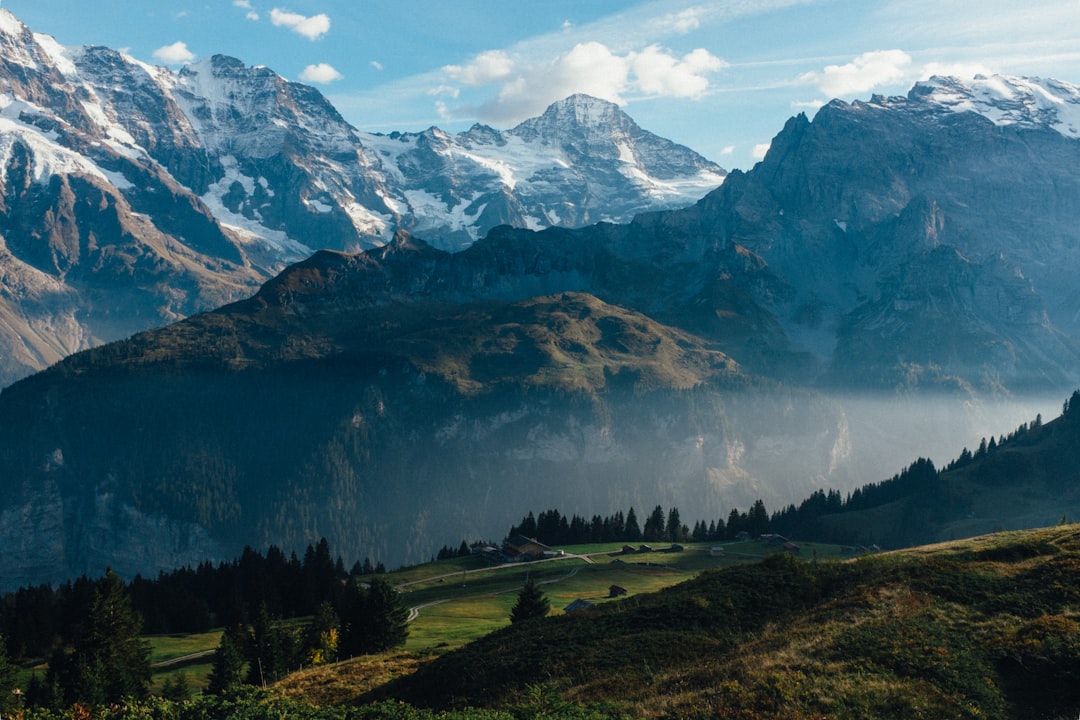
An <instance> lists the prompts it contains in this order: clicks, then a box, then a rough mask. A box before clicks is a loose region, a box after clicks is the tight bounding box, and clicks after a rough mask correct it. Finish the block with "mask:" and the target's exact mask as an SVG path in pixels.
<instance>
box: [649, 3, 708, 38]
mask: <svg viewBox="0 0 1080 720" xmlns="http://www.w3.org/2000/svg"><path fill="white" fill-rule="evenodd" d="M702 10H703V8H700V7H691V8H686V9H685V10H680V11H679V12H677V13H668V14H667V15H665V16H664V17H662V18H660V19H659V20H657V21H656V25H657V27H658V28H660V29H661V30H673V31H675V32H676V33H678V34H680V35H685V34H686V33H688V32H691V31H693V30H697V29H698V28H699V27H701V13H702Z"/></svg>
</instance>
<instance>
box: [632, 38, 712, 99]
mask: <svg viewBox="0 0 1080 720" xmlns="http://www.w3.org/2000/svg"><path fill="white" fill-rule="evenodd" d="M630 62H631V67H632V70H633V73H634V75H635V76H636V78H637V87H638V90H640V91H641V92H643V93H645V94H647V95H660V96H665V97H684V98H686V97H688V98H698V97H701V96H702V95H703V94H704V93H705V91H706V90H707V89H708V88H709V80H708V78H707V77H705V75H706V74H707V73H710V72H716V71H717V70H722V69H723V68H724V66H725V63H724V61H723V60H721V59H720V58H718V57H716V56H715V55H713V54H711V53H709V52H708V51H707V50H703V49H701V48H698V49H697V50H694V51H693V52H691V53H689V54H688V55H684V56H683V57H682V58H681V59H680V58H676V57H675V56H673V55H671V54H670V53H668V52H665V51H664V50H661V49H660V47H659V46H657V45H652V46H650V47H647V48H645V50H643V51H642V52H640V53H636V54H634V53H631V55H630Z"/></svg>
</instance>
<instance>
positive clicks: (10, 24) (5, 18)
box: [0, 8, 27, 37]
mask: <svg viewBox="0 0 1080 720" xmlns="http://www.w3.org/2000/svg"><path fill="white" fill-rule="evenodd" d="M26 31H27V28H26V26H25V25H23V23H22V21H21V20H19V18H17V17H15V16H14V15H12V14H11V11H9V10H5V9H3V8H0V33H3V34H5V35H14V36H16V37H19V36H21V35H22V34H23V33H25V32H26Z"/></svg>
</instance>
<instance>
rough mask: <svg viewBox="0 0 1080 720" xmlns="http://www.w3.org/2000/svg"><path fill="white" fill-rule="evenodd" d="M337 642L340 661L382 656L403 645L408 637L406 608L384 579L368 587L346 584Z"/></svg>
mask: <svg viewBox="0 0 1080 720" xmlns="http://www.w3.org/2000/svg"><path fill="white" fill-rule="evenodd" d="M345 605H346V608H345V612H344V613H343V615H342V629H341V634H340V636H339V640H338V651H339V652H338V654H339V656H341V657H352V656H354V655H367V654H370V653H377V652H383V651H385V650H389V649H390V648H393V647H397V646H398V645H402V644H404V642H405V639H406V638H407V637H408V635H409V627H408V620H409V608H408V607H407V606H406V605H405V600H404V598H403V597H402V596H401V593H399V592H398V591H397V590H395V589H394V587H393V586H392V585H391V584H390V583H389V582H387V581H386V580H385V579H384V578H381V577H377V576H376V577H375V578H374V579H373V580H372V581H371V584H370V585H369V586H368V587H365V586H363V585H361V584H360V583H359V582H358V581H356V580H354V581H353V582H351V583H349V588H348V592H347V594H346V599H345Z"/></svg>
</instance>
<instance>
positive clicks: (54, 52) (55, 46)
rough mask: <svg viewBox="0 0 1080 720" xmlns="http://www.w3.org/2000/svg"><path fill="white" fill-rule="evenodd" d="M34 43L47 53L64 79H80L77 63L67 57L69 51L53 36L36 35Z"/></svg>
mask: <svg viewBox="0 0 1080 720" xmlns="http://www.w3.org/2000/svg"><path fill="white" fill-rule="evenodd" d="M34 41H35V42H36V43H37V44H38V46H39V47H40V48H41V49H42V50H44V51H45V54H46V55H47V56H48V58H49V60H51V61H52V63H53V65H54V66H55V67H56V69H57V70H59V71H60V72H61V73H62V74H63V75H64V77H69V78H74V77H78V75H79V71H78V70H77V69H76V67H75V63H73V62H72V61H71V59H70V58H69V57H68V56H67V49H66V48H65V47H64V46H63V45H61V44H60V43H58V42H56V38H54V37H53V36H52V35H45V34H43V33H34Z"/></svg>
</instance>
